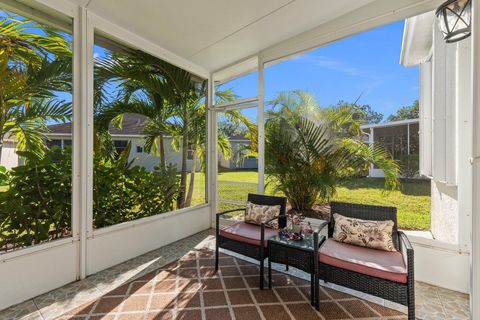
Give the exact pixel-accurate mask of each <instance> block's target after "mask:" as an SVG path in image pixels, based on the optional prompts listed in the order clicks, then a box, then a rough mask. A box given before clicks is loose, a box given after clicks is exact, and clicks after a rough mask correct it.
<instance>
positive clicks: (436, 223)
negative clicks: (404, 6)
mask: <svg viewBox="0 0 480 320" xmlns="http://www.w3.org/2000/svg"><path fill="white" fill-rule="evenodd" d="M471 39H472V38H467V39H464V40H462V41H459V42H456V43H452V44H448V43H446V42H445V41H444V40H443V38H442V34H441V32H440V30H439V29H438V26H437V23H435V18H434V13H433V12H429V13H425V14H422V15H419V16H417V17H414V18H410V19H407V20H406V23H405V31H404V35H403V45H402V53H401V59H400V62H401V64H402V65H404V66H415V67H418V68H419V70H420V100H419V102H420V127H419V132H420V136H419V139H420V174H421V175H423V176H425V177H429V178H430V179H431V182H432V183H431V213H432V218H431V219H432V222H431V223H432V233H433V236H434V237H435V239H437V240H439V241H442V242H445V243H448V244H449V245H450V246H451V247H453V248H457V249H456V250H457V251H458V252H460V253H461V252H468V251H469V250H470V235H471V215H472V196H473V194H472V165H471V163H470V159H471V157H472V152H473V150H472V145H473V143H472V132H473V126H472V119H473V108H472V103H471V97H472V91H471V79H472V63H471ZM467 257H468V256H467ZM464 260H465V259H464ZM453 261H454V260H452V259H450V262H453ZM450 262H449V263H450ZM462 263H467V262H466V260H465V261H463V262H462ZM457 269H460V266H459V265H455V266H453V265H452V270H457Z"/></svg>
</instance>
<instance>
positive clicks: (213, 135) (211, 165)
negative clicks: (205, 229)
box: [207, 74, 218, 226]
mask: <svg viewBox="0 0 480 320" xmlns="http://www.w3.org/2000/svg"><path fill="white" fill-rule="evenodd" d="M214 101H215V83H214V80H213V76H212V74H210V77H209V79H208V92H207V108H208V109H207V110H208V119H207V150H208V153H207V196H208V203H209V204H210V208H211V218H210V225H211V226H214V224H215V214H216V213H217V211H218V210H217V199H218V184H217V171H218V152H217V144H218V142H217V139H218V134H217V130H218V123H217V112H216V111H214V110H213V105H214V103H215V102H214Z"/></svg>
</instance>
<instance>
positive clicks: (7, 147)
mask: <svg viewBox="0 0 480 320" xmlns="http://www.w3.org/2000/svg"><path fill="white" fill-rule="evenodd" d="M22 163H23V162H22V158H21V157H19V156H18V155H17V144H16V143H15V140H14V139H12V138H6V139H3V146H2V158H1V161H0V165H1V166H3V167H5V168H7V169H9V170H10V169H12V168H15V167H16V166H18V165H19V164H22Z"/></svg>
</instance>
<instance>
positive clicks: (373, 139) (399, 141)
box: [362, 119, 419, 178]
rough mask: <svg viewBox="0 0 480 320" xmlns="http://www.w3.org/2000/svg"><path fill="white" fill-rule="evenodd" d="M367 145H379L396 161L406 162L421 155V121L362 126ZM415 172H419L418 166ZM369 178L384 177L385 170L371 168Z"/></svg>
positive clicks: (401, 121)
mask: <svg viewBox="0 0 480 320" xmlns="http://www.w3.org/2000/svg"><path fill="white" fill-rule="evenodd" d="M362 129H363V132H364V134H365V140H364V141H365V143H368V144H370V145H372V144H374V143H375V144H378V145H381V146H383V147H384V148H385V149H386V150H388V151H389V152H390V154H391V155H392V156H393V158H394V159H395V160H398V161H400V162H402V161H406V160H407V158H408V157H409V156H412V158H413V157H414V156H417V157H418V155H419V119H408V120H399V121H392V122H386V123H378V124H369V125H364V126H362ZM413 170H415V171H418V166H415V168H413ZM368 176H369V177H373V178H381V177H383V176H384V175H383V170H381V169H379V168H377V167H375V166H371V167H370V169H369V172H368Z"/></svg>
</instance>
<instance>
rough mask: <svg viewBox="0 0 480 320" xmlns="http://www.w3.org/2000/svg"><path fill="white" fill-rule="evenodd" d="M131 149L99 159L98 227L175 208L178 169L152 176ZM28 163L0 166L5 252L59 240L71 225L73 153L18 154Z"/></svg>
mask: <svg viewBox="0 0 480 320" xmlns="http://www.w3.org/2000/svg"><path fill="white" fill-rule="evenodd" d="M129 152H130V145H128V147H127V148H126V149H125V150H124V152H123V153H122V154H121V155H120V156H119V157H118V158H117V159H109V160H108V161H102V160H100V161H99V159H98V158H96V161H95V176H94V186H93V192H94V194H93V199H94V203H93V212H94V226H95V227H97V228H99V227H105V226H109V225H113V224H116V223H121V222H126V221H130V220H135V219H138V218H142V217H147V216H152V215H156V214H159V213H163V212H167V211H171V210H173V209H174V202H175V200H176V197H177V195H178V188H179V182H178V177H177V169H176V167H174V166H172V165H170V166H167V167H166V168H164V169H161V168H155V170H154V171H152V172H148V171H146V170H145V169H144V168H141V167H132V164H131V163H129V162H128V154H129ZM18 154H19V156H21V157H23V158H24V159H25V164H24V165H22V166H18V167H16V168H14V169H12V170H11V171H10V172H8V171H7V170H5V168H3V167H0V182H2V183H3V184H6V185H8V189H7V190H5V191H4V192H0V248H3V249H7V250H8V249H12V248H15V247H23V246H29V245H32V244H37V243H41V242H43V241H47V240H51V239H56V238H60V237H62V236H64V235H67V234H69V233H70V226H71V206H72V203H71V198H72V196H71V192H72V184H71V175H72V162H71V149H70V148H68V149H64V150H62V149H59V148H58V147H53V148H52V150H50V151H48V152H46V153H45V154H44V155H43V156H42V157H39V156H38V155H36V154H35V153H33V152H30V151H18Z"/></svg>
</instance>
